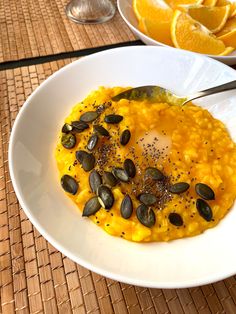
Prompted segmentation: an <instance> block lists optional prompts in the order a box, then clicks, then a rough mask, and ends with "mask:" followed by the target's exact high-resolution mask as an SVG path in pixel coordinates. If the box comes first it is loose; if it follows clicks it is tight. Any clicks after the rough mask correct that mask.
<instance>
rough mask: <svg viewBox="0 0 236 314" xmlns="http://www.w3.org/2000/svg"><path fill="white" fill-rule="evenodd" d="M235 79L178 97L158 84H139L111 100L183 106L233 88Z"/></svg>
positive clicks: (235, 83)
mask: <svg viewBox="0 0 236 314" xmlns="http://www.w3.org/2000/svg"><path fill="white" fill-rule="evenodd" d="M235 88H236V81H231V82H228V83H225V84H222V85H219V86H215V87H212V88H209V89H205V90H203V91H200V92H197V93H195V94H193V95H189V96H185V97H179V96H177V95H175V94H173V93H172V92H171V91H169V90H168V89H165V88H162V87H160V86H154V85H153V86H140V87H135V88H131V89H129V90H127V91H124V92H122V93H120V94H118V95H116V96H114V97H112V100H114V101H119V100H120V99H129V100H144V99H148V100H150V101H152V102H167V103H170V104H174V105H179V106H183V105H185V104H186V103H187V102H189V101H191V100H194V99H197V98H201V97H204V96H208V95H212V94H216V93H220V92H224V91H227V90H231V89H235Z"/></svg>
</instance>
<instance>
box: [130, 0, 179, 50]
mask: <svg viewBox="0 0 236 314" xmlns="http://www.w3.org/2000/svg"><path fill="white" fill-rule="evenodd" d="M133 8H134V12H135V14H136V16H137V18H138V20H139V29H140V30H141V31H142V32H143V33H145V34H146V35H148V36H150V37H152V38H153V39H155V40H157V41H160V42H162V43H164V44H166V45H172V46H173V44H172V42H171V35H170V25H171V20H172V16H173V10H172V9H171V8H170V7H169V6H168V5H167V4H166V3H165V2H164V1H163V0H133Z"/></svg>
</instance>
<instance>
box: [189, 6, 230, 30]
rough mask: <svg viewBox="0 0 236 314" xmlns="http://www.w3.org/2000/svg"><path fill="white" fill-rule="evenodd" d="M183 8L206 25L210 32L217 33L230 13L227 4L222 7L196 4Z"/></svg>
mask: <svg viewBox="0 0 236 314" xmlns="http://www.w3.org/2000/svg"><path fill="white" fill-rule="evenodd" d="M184 8H185V10H186V12H187V13H188V14H189V15H190V16H191V17H192V18H193V19H194V20H196V21H198V22H199V23H201V24H203V25H204V26H206V28H208V29H209V30H210V31H211V32H212V33H217V32H219V31H220V30H221V29H222V28H223V27H224V25H225V23H226V21H227V19H228V17H229V14H230V5H229V4H228V5H225V6H222V7H206V6H203V5H198V6H184Z"/></svg>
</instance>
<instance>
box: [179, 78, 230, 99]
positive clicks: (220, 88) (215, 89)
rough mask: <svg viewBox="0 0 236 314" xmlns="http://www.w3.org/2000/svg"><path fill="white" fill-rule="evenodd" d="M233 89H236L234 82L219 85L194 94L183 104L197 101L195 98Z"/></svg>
mask: <svg viewBox="0 0 236 314" xmlns="http://www.w3.org/2000/svg"><path fill="white" fill-rule="evenodd" d="M235 88H236V81H231V82H228V83H225V84H222V85H219V86H215V87H211V88H208V89H205V90H203V91H200V92H197V93H196V94H193V95H190V96H188V97H187V100H186V101H185V102H184V104H185V103H186V102H189V101H191V100H193V99H197V98H201V97H204V96H208V95H212V94H217V93H221V92H225V91H227V90H231V89H235Z"/></svg>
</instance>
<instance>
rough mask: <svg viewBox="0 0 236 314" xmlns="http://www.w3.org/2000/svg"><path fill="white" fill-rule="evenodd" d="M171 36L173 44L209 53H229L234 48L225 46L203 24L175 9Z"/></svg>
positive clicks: (181, 47)
mask: <svg viewBox="0 0 236 314" xmlns="http://www.w3.org/2000/svg"><path fill="white" fill-rule="evenodd" d="M171 38H172V41H173V43H174V46H175V47H177V48H180V49H186V50H190V51H194V52H198V53H204V54H209V55H225V54H229V53H230V52H232V51H233V50H234V48H232V47H229V48H226V47H225V44H224V43H223V41H221V40H219V39H217V37H216V36H215V35H213V34H212V33H211V32H210V31H209V30H208V29H207V28H206V27H205V26H203V25H202V24H201V23H199V22H197V21H196V20H194V19H193V18H192V17H191V16H189V15H188V14H187V13H185V12H181V11H180V10H176V11H175V12H174V16H173V19H172V23H171Z"/></svg>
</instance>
